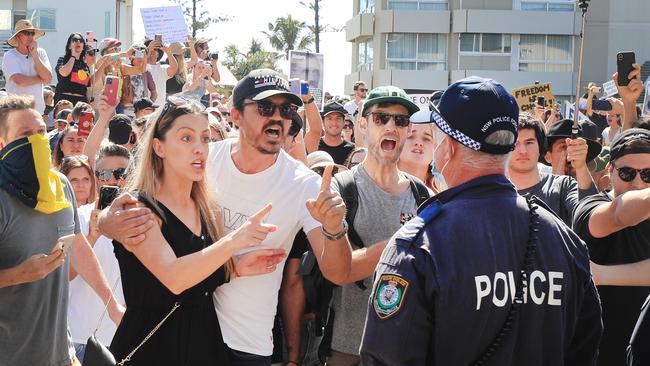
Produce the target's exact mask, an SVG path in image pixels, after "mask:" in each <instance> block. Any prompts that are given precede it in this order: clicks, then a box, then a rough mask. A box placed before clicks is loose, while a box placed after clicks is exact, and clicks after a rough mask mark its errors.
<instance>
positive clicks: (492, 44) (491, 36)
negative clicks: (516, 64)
mask: <svg viewBox="0 0 650 366" xmlns="http://www.w3.org/2000/svg"><path fill="white" fill-rule="evenodd" d="M510 51H511V46H510V35H509V34H500V33H462V34H461V35H460V52H463V53H491V54H509V53H510Z"/></svg>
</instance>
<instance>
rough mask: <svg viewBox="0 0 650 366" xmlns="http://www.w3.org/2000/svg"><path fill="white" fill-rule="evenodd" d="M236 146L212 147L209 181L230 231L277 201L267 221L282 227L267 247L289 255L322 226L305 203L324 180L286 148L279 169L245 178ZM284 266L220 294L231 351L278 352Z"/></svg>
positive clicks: (230, 285)
mask: <svg viewBox="0 0 650 366" xmlns="http://www.w3.org/2000/svg"><path fill="white" fill-rule="evenodd" d="M236 142H237V140H235V139H226V140H224V141H220V142H216V143H212V144H210V154H209V157H208V162H207V166H208V169H207V173H208V182H209V184H210V185H211V190H212V191H213V192H214V193H215V198H216V199H217V202H218V203H219V205H220V206H221V207H222V212H223V221H224V227H225V231H226V233H228V232H230V231H232V230H235V229H237V228H238V227H239V226H241V225H242V224H243V223H244V222H246V220H247V218H248V217H250V216H251V215H253V214H254V213H256V212H257V211H259V210H260V209H262V207H264V206H265V205H266V204H267V203H269V202H271V203H272V204H273V208H272V209H271V212H270V214H269V215H268V217H267V219H266V220H265V222H266V223H269V224H274V225H277V226H278V230H277V231H275V232H273V233H270V234H269V236H267V238H266V240H264V242H262V246H263V247H267V248H284V250H285V251H286V252H287V254H288V253H289V251H290V250H291V246H292V244H293V239H294V237H295V235H296V233H298V230H300V229H301V228H302V229H303V230H304V231H305V232H306V233H308V232H309V231H311V230H313V229H314V228H317V227H319V226H320V223H319V222H318V221H316V220H315V219H314V218H313V217H312V216H311V215H310V214H309V211H308V210H307V207H306V206H305V202H306V201H307V199H309V198H316V197H317V196H318V193H319V191H320V183H321V178H320V177H319V176H318V175H317V174H316V173H314V172H312V171H311V170H309V168H307V167H306V166H305V165H303V164H302V163H300V162H298V161H297V160H294V159H293V158H291V157H290V156H289V155H288V154H287V153H286V152H284V150H281V151H280V153H279V155H278V158H277V160H276V162H275V164H273V166H271V167H269V168H268V169H266V170H264V171H262V172H260V173H257V174H244V173H242V172H240V171H239V170H238V169H237V167H236V166H235V164H234V163H233V161H232V156H231V155H230V150H231V147H232V144H233V143H236ZM247 251H250V249H249V250H247ZM240 254H241V253H240ZM283 267H284V263H281V264H280V265H278V267H277V269H276V270H275V272H272V273H269V274H266V275H261V276H252V277H238V278H235V279H234V280H232V281H230V282H229V283H226V284H224V285H221V286H219V287H218V288H217V289H216V291H215V292H214V297H213V298H214V304H215V308H216V310H217V316H218V317H219V325H220V326H221V332H222V333H223V340H224V341H225V343H226V344H227V345H228V347H230V348H231V349H235V350H238V351H242V352H247V353H252V354H255V355H260V356H269V355H271V354H272V353H273V334H272V329H273V318H274V316H275V311H276V308H277V302H278V291H279V289H280V284H281V282H282V269H283Z"/></svg>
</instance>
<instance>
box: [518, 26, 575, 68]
mask: <svg viewBox="0 0 650 366" xmlns="http://www.w3.org/2000/svg"><path fill="white" fill-rule="evenodd" d="M572 70H573V37H571V36H546V35H537V34H522V35H520V36H519V71H545V72H570V71H572Z"/></svg>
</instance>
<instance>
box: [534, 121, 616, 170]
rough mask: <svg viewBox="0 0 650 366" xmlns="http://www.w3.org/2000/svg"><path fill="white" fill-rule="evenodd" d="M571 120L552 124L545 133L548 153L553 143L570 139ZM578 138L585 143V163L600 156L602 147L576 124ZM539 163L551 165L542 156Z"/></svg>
mask: <svg viewBox="0 0 650 366" xmlns="http://www.w3.org/2000/svg"><path fill="white" fill-rule="evenodd" d="M572 129H573V120H570V119H563V120H560V121H558V122H555V123H554V124H552V125H551V127H549V129H548V132H547V133H546V146H547V147H548V151H550V150H551V149H552V148H553V143H554V142H555V141H557V140H559V139H566V138H572V137H573V132H572ZM578 137H582V138H583V139H585V141H587V160H586V161H587V162H589V161H592V160H594V159H595V158H596V156H598V154H600V151H601V150H602V149H603V147H602V146H601V145H600V144H599V143H598V141H594V140H592V139H590V138H589V137H588V136H586V135H585V132H584V130H583V129H582V125H580V124H578ZM540 162H541V163H543V164H546V165H551V164H550V163H549V162H548V161H546V158H545V157H544V156H541V157H540Z"/></svg>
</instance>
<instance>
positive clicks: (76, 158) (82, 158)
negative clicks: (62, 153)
mask: <svg viewBox="0 0 650 366" xmlns="http://www.w3.org/2000/svg"><path fill="white" fill-rule="evenodd" d="M68 161H82V162H85V163H87V162H88V157H87V156H86V155H72V156H66V157H64V158H63V159H62V160H61V162H62V163H67V162H68Z"/></svg>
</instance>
